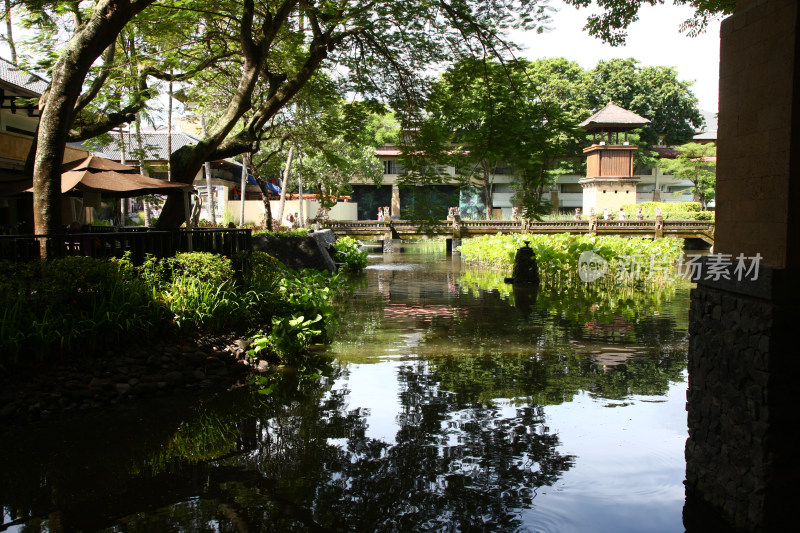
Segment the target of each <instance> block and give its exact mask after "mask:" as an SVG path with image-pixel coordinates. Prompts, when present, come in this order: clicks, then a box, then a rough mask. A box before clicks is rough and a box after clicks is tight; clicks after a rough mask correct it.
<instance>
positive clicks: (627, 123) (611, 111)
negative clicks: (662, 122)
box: [578, 103, 650, 130]
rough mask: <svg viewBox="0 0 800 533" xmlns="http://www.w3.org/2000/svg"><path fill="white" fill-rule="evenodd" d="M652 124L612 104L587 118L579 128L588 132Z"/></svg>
mask: <svg viewBox="0 0 800 533" xmlns="http://www.w3.org/2000/svg"><path fill="white" fill-rule="evenodd" d="M645 124H650V121H649V120H648V119H646V118H644V117H640V116H639V115H637V114H636V113H634V112H632V111H628V110H627V109H623V108H621V107H620V106H618V105H616V104H613V103H610V104H608V105H607V106H605V107H604V108H603V109H601V110H600V111H598V112H597V113H595V114H594V115H592V116H591V117H589V118H587V119H586V120H584V121H583V122H581V123H580V124H578V126H580V127H581V128H584V129H586V130H592V129H599V128H602V127H615V128H619V127H631V128H635V127H637V126H644V125H645Z"/></svg>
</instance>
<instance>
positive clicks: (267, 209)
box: [249, 158, 274, 231]
mask: <svg viewBox="0 0 800 533" xmlns="http://www.w3.org/2000/svg"><path fill="white" fill-rule="evenodd" d="M249 164H250V170H251V171H252V172H253V178H255V180H256V183H258V188H259V189H261V201H262V202H264V219H265V227H266V228H267V230H268V231H273V229H274V228H273V227H272V205H270V201H269V190H267V182H266V181H264V179H263V178H262V177H261V174H259V173H258V169H257V168H256V166H255V165H254V164H253V160H252V158H249Z"/></svg>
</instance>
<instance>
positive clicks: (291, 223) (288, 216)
mask: <svg viewBox="0 0 800 533" xmlns="http://www.w3.org/2000/svg"><path fill="white" fill-rule="evenodd" d="M284 218H285V219H286V224H285V225H286V226H288V227H289V228H293V227H294V213H292V212H291V211H289V212H288V213H286V216H285V217H284Z"/></svg>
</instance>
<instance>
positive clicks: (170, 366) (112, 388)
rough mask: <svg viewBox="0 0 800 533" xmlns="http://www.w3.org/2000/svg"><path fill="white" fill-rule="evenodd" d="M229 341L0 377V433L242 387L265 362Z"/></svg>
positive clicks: (161, 345)
mask: <svg viewBox="0 0 800 533" xmlns="http://www.w3.org/2000/svg"><path fill="white" fill-rule="evenodd" d="M246 349H247V343H246V341H244V340H241V339H235V338H233V337H208V336H206V337H200V338H198V339H184V340H179V341H173V342H169V341H159V342H152V343H148V344H146V345H141V346H132V347H129V348H123V349H120V350H113V351H108V352H107V353H106V354H105V355H104V356H102V357H98V358H97V359H95V360H93V361H77V362H61V363H57V364H52V365H50V366H47V367H45V368H40V367H39V366H37V368H36V370H35V371H34V370H32V371H30V372H27V373H25V372H24V371H16V372H15V373H14V374H13V375H2V376H0V428H2V427H3V426H8V425H11V424H14V423H18V422H23V421H26V420H38V419H46V418H51V417H55V416H61V415H65V414H67V413H72V412H79V411H85V410H88V409H98V408H109V407H115V406H119V405H124V404H128V403H130V402H133V401H135V400H137V399H143V398H152V397H159V396H169V395H173V394H177V393H180V392H193V393H201V392H203V391H208V392H212V391H220V390H229V389H232V388H236V387H239V386H242V385H245V384H247V383H248V381H249V380H250V378H251V376H252V375H253V373H255V372H265V371H267V370H269V365H268V363H267V362H266V361H255V362H251V361H250V359H249V357H248V356H247V353H246Z"/></svg>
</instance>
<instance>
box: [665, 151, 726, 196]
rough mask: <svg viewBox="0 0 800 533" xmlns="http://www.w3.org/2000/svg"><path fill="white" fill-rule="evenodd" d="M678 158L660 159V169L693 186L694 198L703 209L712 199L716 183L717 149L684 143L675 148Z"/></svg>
mask: <svg viewBox="0 0 800 533" xmlns="http://www.w3.org/2000/svg"><path fill="white" fill-rule="evenodd" d="M676 149H677V150H678V156H677V157H676V158H675V159H673V160H669V159H662V160H661V167H662V168H663V169H664V170H666V171H668V172H672V174H673V176H674V177H675V179H685V180H689V181H691V182H692V184H693V185H694V196H695V199H696V200H697V201H699V202H700V203H701V204H702V205H703V207H705V206H706V203H707V202H709V201H711V200H713V199H714V190H715V187H716V183H717V158H716V155H717V147H716V146H715V145H713V144H711V143H708V144H701V143H693V142H692V143H686V144H684V145H682V146H678V147H677V148H676Z"/></svg>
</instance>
